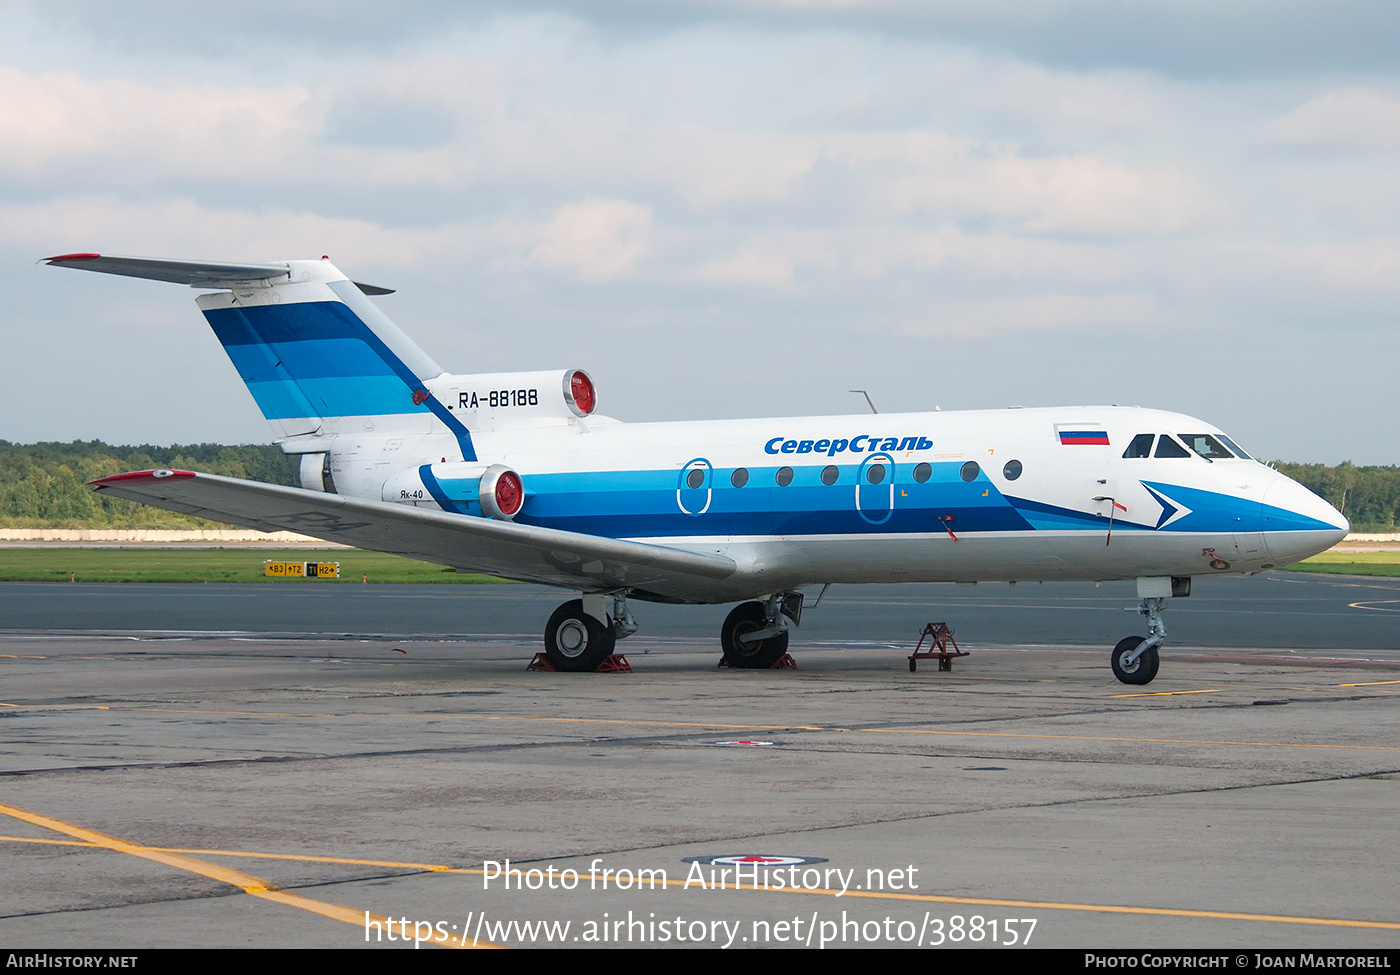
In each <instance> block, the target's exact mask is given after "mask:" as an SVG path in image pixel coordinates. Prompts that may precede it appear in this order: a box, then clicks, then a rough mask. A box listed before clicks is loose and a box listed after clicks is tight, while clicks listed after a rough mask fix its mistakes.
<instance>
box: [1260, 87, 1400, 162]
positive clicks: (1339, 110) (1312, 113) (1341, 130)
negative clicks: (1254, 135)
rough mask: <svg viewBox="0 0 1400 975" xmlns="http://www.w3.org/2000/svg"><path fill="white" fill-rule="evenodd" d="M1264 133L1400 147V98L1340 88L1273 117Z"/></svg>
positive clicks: (1302, 141)
mask: <svg viewBox="0 0 1400 975" xmlns="http://www.w3.org/2000/svg"><path fill="white" fill-rule="evenodd" d="M1264 136H1265V138H1266V139H1267V140H1269V141H1272V142H1277V143H1281V144H1283V145H1294V146H1341V147H1354V148H1358V149H1400V99H1396V98H1392V97H1390V96H1388V95H1385V94H1383V93H1382V92H1379V91H1376V90H1375V89H1374V88H1338V89H1336V90H1335V91H1330V92H1328V93H1327V94H1325V95H1322V96H1321V97H1319V98H1314V99H1312V100H1311V101H1308V102H1306V103H1304V104H1303V105H1301V106H1300V107H1298V108H1296V109H1294V110H1293V111H1292V112H1289V113H1288V114H1287V115H1285V116H1283V117H1282V118H1280V119H1278V120H1276V121H1274V122H1273V123H1272V124H1270V125H1268V126H1267V127H1266V128H1265V129H1264Z"/></svg>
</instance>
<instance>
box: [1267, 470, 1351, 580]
mask: <svg viewBox="0 0 1400 975" xmlns="http://www.w3.org/2000/svg"><path fill="white" fill-rule="evenodd" d="M1349 531H1351V525H1350V523H1348V522H1347V520H1346V518H1344V517H1342V513H1341V512H1340V511H1338V510H1337V509H1336V508H1334V507H1332V506H1331V505H1330V504H1328V503H1327V502H1326V501H1324V500H1323V499H1322V498H1320V497H1318V496H1317V495H1316V494H1313V493H1312V492H1311V491H1309V490H1308V489H1307V488H1305V487H1303V485H1301V484H1299V483H1298V482H1297V481H1295V480H1293V479H1292V478H1288V477H1284V476H1283V475H1282V474H1280V475H1279V476H1278V479H1277V480H1276V481H1274V482H1273V483H1272V484H1270V485H1269V489H1268V490H1267V491H1266V492H1265V493H1264V544H1265V545H1266V546H1268V549H1269V555H1270V556H1271V557H1272V558H1273V560H1274V561H1275V562H1276V563H1278V564H1279V565H1291V564H1292V563H1294V562H1301V561H1302V560H1303V559H1306V558H1308V557H1310V556H1313V555H1317V554H1318V553H1319V552H1325V551H1327V550H1328V549H1329V548H1331V547H1332V546H1333V545H1336V544H1337V543H1338V542H1340V541H1341V540H1342V539H1344V538H1346V537H1347V532H1349Z"/></svg>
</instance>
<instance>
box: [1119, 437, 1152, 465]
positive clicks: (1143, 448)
mask: <svg viewBox="0 0 1400 975" xmlns="http://www.w3.org/2000/svg"><path fill="white" fill-rule="evenodd" d="M1153 436H1154V434H1151V433H1139V434H1138V435H1137V436H1136V437H1134V438H1133V442H1132V443H1130V444H1128V449H1127V450H1125V451H1123V456H1124V457H1125V458H1128V459H1131V458H1134V457H1151V456H1152V438H1153Z"/></svg>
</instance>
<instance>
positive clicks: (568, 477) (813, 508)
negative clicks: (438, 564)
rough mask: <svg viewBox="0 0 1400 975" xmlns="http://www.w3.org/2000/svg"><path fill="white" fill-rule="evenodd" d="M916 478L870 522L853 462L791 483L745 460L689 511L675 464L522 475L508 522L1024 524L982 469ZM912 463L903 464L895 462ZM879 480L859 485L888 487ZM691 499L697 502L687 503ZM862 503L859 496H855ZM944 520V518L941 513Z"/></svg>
mask: <svg viewBox="0 0 1400 975" xmlns="http://www.w3.org/2000/svg"><path fill="white" fill-rule="evenodd" d="M939 467H944V468H949V469H948V470H944V471H939V473H940V474H943V475H947V476H935V477H934V478H931V479H930V480H929V481H928V482H926V483H922V484H921V483H918V482H916V481H913V480H912V479H908V478H907V477H905V476H900V477H898V478H897V479H896V480H895V483H894V494H895V501H894V510H893V512H890V511H889V502H888V493H884V494H883V495H882V496H883V498H884V499H885V500H884V508H883V509H882V510H881V511H880V512H879V516H880V517H881V518H883V516H884V514H885V513H887V512H888V513H889V515H890V517H889V518H888V520H883V521H881V522H880V523H879V524H872V523H871V522H870V521H869V520H867V519H865V518H862V517H861V515H860V512H858V511H857V510H856V507H855V487H856V486H855V483H854V477H855V468H851V467H847V468H844V469H842V470H841V474H842V478H841V480H838V481H837V483H836V484H833V485H826V484H823V483H821V478H820V474H821V470H822V468H821V467H797V468H794V475H793V481H792V483H791V484H790V485H788V486H787V487H779V486H777V484H776V482H775V480H774V475H775V474H776V472H777V470H778V468H775V467H767V468H750V469H749V481H748V483H747V484H746V485H745V486H744V487H742V488H736V487H733V486H732V485H731V484H730V482H729V478H730V475H731V474H732V473H733V468H720V469H716V470H715V471H714V475H713V478H712V482H711V483H712V484H713V485H714V487H713V488H711V489H709V491H710V492H711V493H710V495H709V499H708V500H709V507H708V509H707V510H706V511H705V513H704V514H703V515H699V516H695V515H691V514H687V513H686V511H682V510H681V506H680V503H678V500H677V497H676V494H677V488H676V471H674V470H664V471H618V472H611V471H608V472H590V473H571V474H531V475H528V476H526V477H525V478H524V482H525V491H526V498H525V505H524V507H523V508H522V510H521V513H520V515H519V516H517V518H516V519H515V520H516V521H518V522H522V523H524V524H531V525H540V526H543V527H548V528H559V529H563V530H566V531H576V532H583V533H587V534H591V535H603V536H606V537H611V538H627V537H664V536H667V535H691V534H695V533H696V532H697V531H699V532H703V533H704V534H719V535H724V534H733V535H756V534H757V535H763V534H777V535H826V534H836V535H874V534H886V533H901V532H903V533H918V532H944V531H946V530H947V528H948V527H951V528H952V529H953V531H954V532H957V533H959V534H961V533H962V532H981V531H1029V530H1032V526H1031V525H1030V524H1029V523H1028V522H1027V521H1026V519H1025V518H1023V517H1022V516H1021V515H1020V514H1019V513H1018V512H1017V511H1016V510H1015V509H1014V508H1012V507H1011V505H1010V504H1008V503H1007V501H1006V499H1005V498H1004V497H1002V495H1001V494H1000V492H998V491H997V489H996V488H995V487H994V486H993V485H992V484H991V482H990V481H988V480H987V479H986V478H985V477H981V478H979V479H977V480H975V481H973V482H971V483H969V482H965V481H963V480H962V479H961V478H960V477H959V476H958V470H959V469H960V467H961V464H953V465H937V467H935V471H938V468H939ZM904 469H912V465H907V467H906V465H901V475H902V471H903V470H904ZM888 487H889V485H888V483H883V484H880V485H866V489H867V490H879V491H882V492H887V491H888ZM687 493H692V492H687V491H686V490H685V489H682V497H681V499H680V501H681V502H685V504H686V508H687V509H688V510H689V511H692V512H693V511H698V510H700V509H701V508H702V507H704V503H705V500H706V499H705V497H704V496H705V495H706V493H707V490H706V489H704V488H701V489H698V490H695V491H694V492H693V493H694V494H695V496H696V497H695V498H693V499H691V498H687V497H686V496H685V495H686V494H687ZM697 502H698V503H697ZM864 503H865V502H864V501H863V502H862V504H864ZM944 519H946V520H944Z"/></svg>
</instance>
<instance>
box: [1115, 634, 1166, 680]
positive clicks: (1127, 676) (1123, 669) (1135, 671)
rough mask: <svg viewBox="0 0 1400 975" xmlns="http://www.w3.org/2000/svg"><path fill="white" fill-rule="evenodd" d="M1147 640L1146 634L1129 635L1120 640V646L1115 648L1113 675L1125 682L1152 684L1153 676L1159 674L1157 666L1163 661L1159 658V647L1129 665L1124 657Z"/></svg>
mask: <svg viewBox="0 0 1400 975" xmlns="http://www.w3.org/2000/svg"><path fill="white" fill-rule="evenodd" d="M1146 642H1147V637H1145V636H1127V637H1124V638H1123V639H1121V640H1119V641H1118V646H1116V647H1114V648H1113V676H1114V677H1117V678H1118V679H1119V680H1120V681H1122V682H1123V683H1124V684H1150V683H1152V678H1154V677H1156V676H1157V667H1158V665H1159V664H1160V663H1161V661H1160V660H1158V659H1157V648H1156V647H1153V648H1152V649H1151V650H1149V651H1147V652H1146V653H1144V654H1143V655H1142V656H1141V657H1138V658H1137V659H1136V660H1134V661H1133V662H1132V663H1131V664H1129V665H1126V666H1125V665H1124V664H1123V658H1124V657H1126V656H1127V655H1128V654H1130V653H1132V652H1133V651H1134V650H1136V649H1137V648H1138V647H1140V646H1142V645H1143V644H1144V643H1146Z"/></svg>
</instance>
